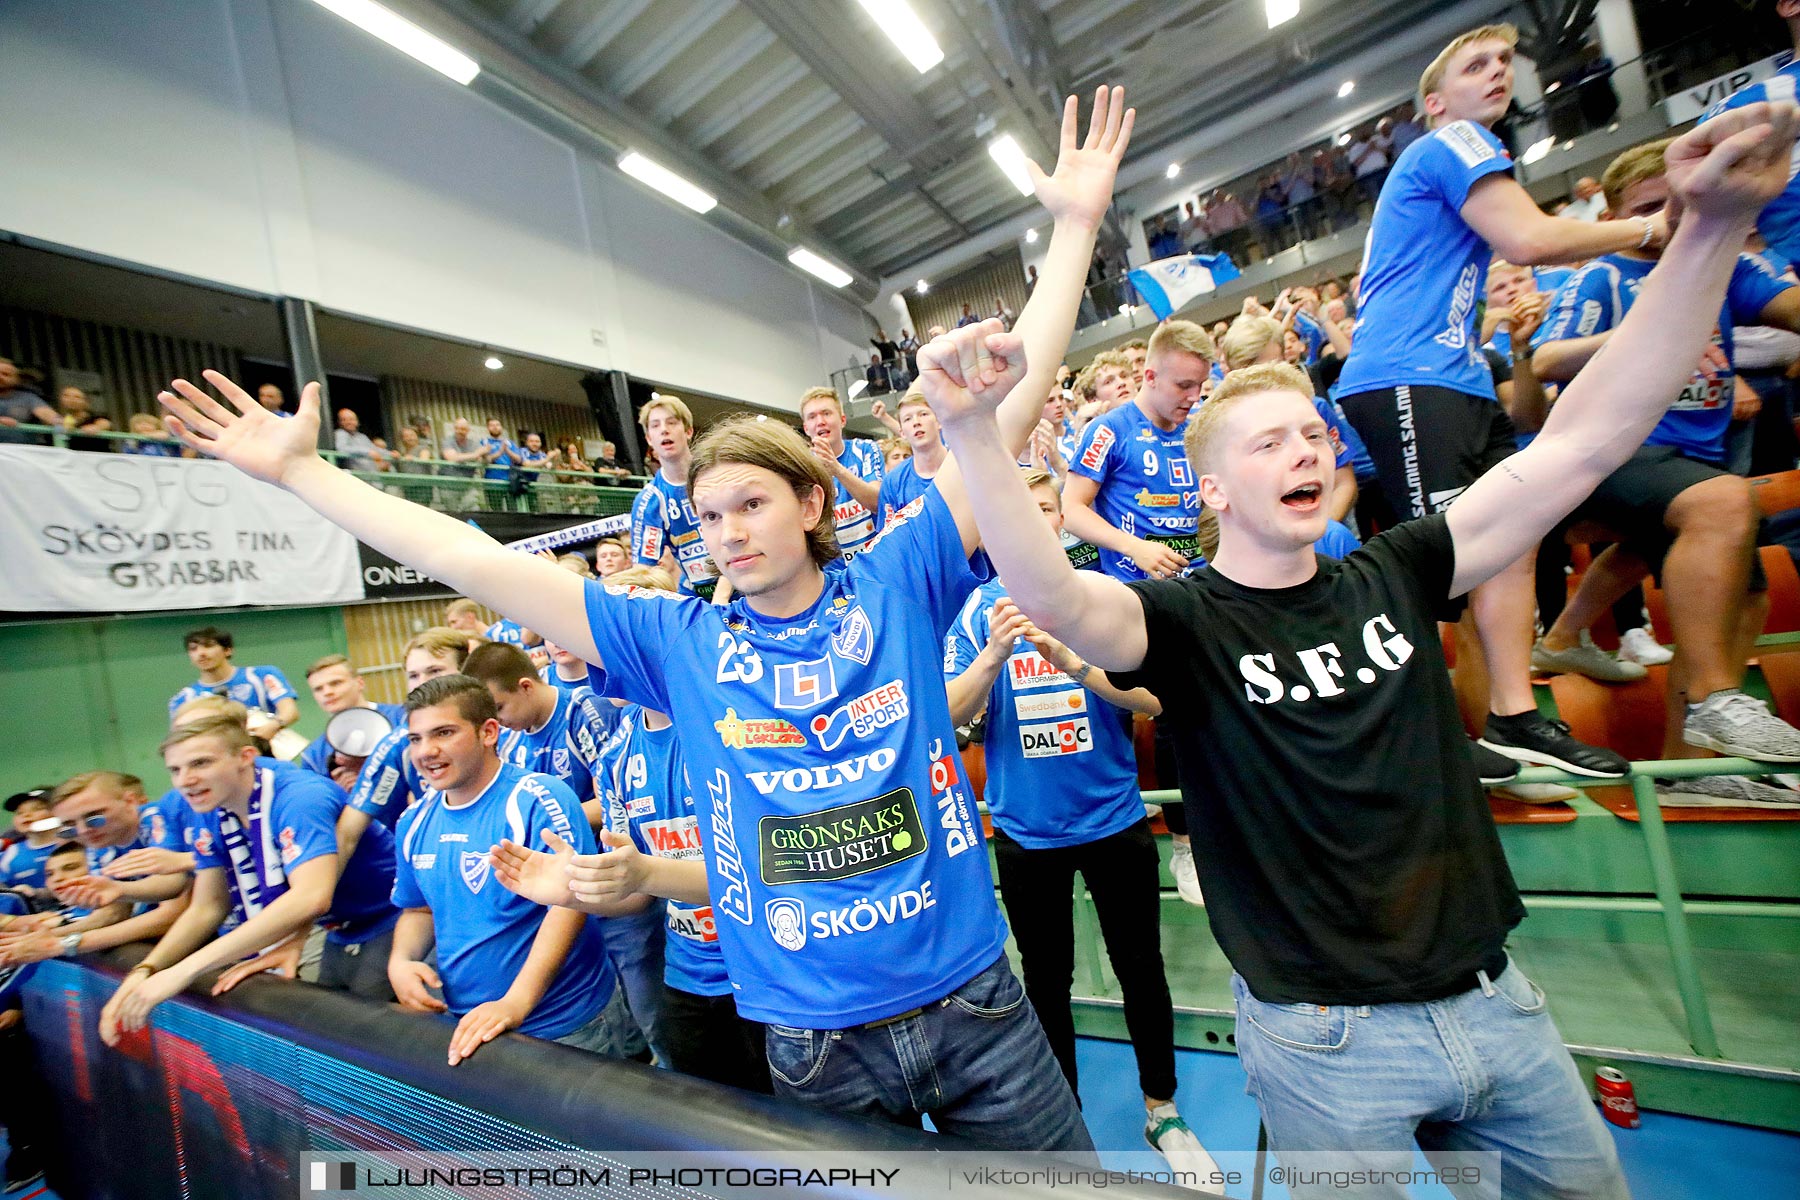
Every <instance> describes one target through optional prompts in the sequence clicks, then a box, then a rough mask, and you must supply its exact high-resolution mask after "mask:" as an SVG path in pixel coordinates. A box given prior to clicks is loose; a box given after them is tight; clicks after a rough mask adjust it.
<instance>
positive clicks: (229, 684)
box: [169, 667, 295, 717]
mask: <svg viewBox="0 0 1800 1200" xmlns="http://www.w3.org/2000/svg"><path fill="white" fill-rule="evenodd" d="M294 695H295V692H294V685H293V684H291V683H289V682H288V681H287V676H286V675H283V674H282V673H281V668H280V667H239V668H238V669H237V670H235V671H233V672H232V673H231V677H230V678H229V679H225V680H222V681H220V682H219V683H199V682H195V683H190V684H188V685H187V686H186V687H184V688H182V689H181V690H180V691H179V692H176V693H175V695H174V696H173V697H171V698H170V700H169V715H170V716H171V717H172V716H174V715H175V710H176V709H178V708H180V707H181V706H182V705H184V704H186V703H187V702H188V701H190V700H198V699H199V698H200V697H202V696H224V697H226V698H228V699H231V700H236V701H237V702H238V703H239V704H242V705H243V706H244V707H245V708H248V709H250V710H251V711H252V712H266V713H268V714H269V715H270V716H274V715H275V709H276V706H277V705H278V704H280V703H281V702H282V701H283V700H288V699H292V698H293V697H294Z"/></svg>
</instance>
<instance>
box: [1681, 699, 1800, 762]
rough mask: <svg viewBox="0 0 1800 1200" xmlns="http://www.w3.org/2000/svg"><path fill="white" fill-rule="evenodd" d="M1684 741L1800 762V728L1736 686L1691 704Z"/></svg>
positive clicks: (1745, 754) (1745, 755)
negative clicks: (1773, 712) (1777, 715)
mask: <svg viewBox="0 0 1800 1200" xmlns="http://www.w3.org/2000/svg"><path fill="white" fill-rule="evenodd" d="M1681 740H1682V741H1684V742H1686V743H1687V744H1688V745H1690V746H1704V747H1706V749H1708V750H1717V751H1718V752H1719V753H1720V754H1734V755H1736V756H1738V757H1739V758H1754V759H1756V760H1757V761H1758V762H1800V729H1795V728H1794V727H1793V726H1792V725H1789V724H1788V723H1787V722H1786V721H1783V720H1781V719H1780V718H1779V717H1776V716H1775V715H1774V714H1772V713H1771V712H1769V706H1768V705H1766V704H1764V703H1763V702H1762V701H1761V700H1758V699H1756V698H1755V697H1754V696H1746V695H1745V694H1744V693H1742V692H1740V691H1738V690H1737V689H1736V688H1728V689H1726V690H1725V691H1722V692H1714V693H1713V694H1712V695H1710V696H1708V697H1707V698H1706V699H1704V700H1702V701H1701V702H1700V703H1698V704H1690V705H1688V710H1687V721H1686V722H1685V723H1684V724H1683V725H1682V727H1681Z"/></svg>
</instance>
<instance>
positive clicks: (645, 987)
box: [604, 900, 669, 1066]
mask: <svg viewBox="0 0 1800 1200" xmlns="http://www.w3.org/2000/svg"><path fill="white" fill-rule="evenodd" d="M667 921H668V913H667V910H666V909H665V908H664V906H663V902H662V901H661V900H652V901H651V902H650V907H649V908H647V909H645V910H644V911H643V912H641V913H634V914H632V915H631V916H629V917H608V918H607V919H606V921H605V925H604V928H605V931H606V957H607V958H608V959H610V960H611V961H612V965H613V970H614V971H616V972H618V975H619V982H620V983H621V984H623V985H624V990H625V1002H626V1003H627V1004H629V1005H630V1006H631V1017H632V1019H633V1020H635V1021H636V1022H637V1027H638V1028H639V1029H641V1030H643V1034H644V1041H646V1042H648V1043H649V1044H650V1049H652V1050H654V1051H655V1052H656V1060H657V1061H658V1062H660V1063H662V1064H664V1065H665V1066H666V1065H667V1064H668V1061H669V1052H668V1050H667V1048H666V1047H665V1046H664V1044H663V1038H662V1004H663V952H664V943H663V938H664V936H665V931H666V923H667Z"/></svg>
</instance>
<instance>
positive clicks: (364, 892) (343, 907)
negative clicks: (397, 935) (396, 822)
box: [190, 758, 400, 945]
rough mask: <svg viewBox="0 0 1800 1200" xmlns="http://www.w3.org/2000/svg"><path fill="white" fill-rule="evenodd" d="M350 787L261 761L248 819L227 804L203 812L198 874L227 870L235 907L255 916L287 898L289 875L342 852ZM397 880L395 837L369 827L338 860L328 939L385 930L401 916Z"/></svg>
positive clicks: (196, 838)
mask: <svg viewBox="0 0 1800 1200" xmlns="http://www.w3.org/2000/svg"><path fill="white" fill-rule="evenodd" d="M344 803H345V797H344V790H343V789H342V788H340V787H338V785H337V784H335V783H333V782H331V780H329V779H321V778H320V777H319V776H317V775H315V774H313V773H312V772H311V771H308V770H306V769H304V768H303V767H298V766H295V765H294V764H292V763H284V762H277V761H276V760H274V759H272V758H258V759H257V760H256V782H255V783H254V785H253V786H252V789H251V792H250V801H249V805H248V808H247V810H246V816H245V817H244V818H240V817H238V815H237V814H236V813H234V812H232V811H230V810H229V809H226V808H224V807H220V808H217V809H215V810H213V812H211V813H209V814H203V815H200V816H199V819H198V820H196V821H195V823H194V824H193V825H192V826H191V827H190V828H192V829H193V831H194V832H193V834H192V841H191V843H190V849H192V850H193V852H194V869H195V870H197V871H209V870H222V871H224V872H225V880H226V883H227V884H228V885H229V887H230V892H231V896H232V901H233V906H234V908H235V909H236V910H237V911H239V912H241V913H242V915H243V917H244V919H246V920H247V919H249V918H250V917H254V916H255V915H256V914H257V913H259V912H261V911H262V910H263V909H264V908H266V907H268V906H269V905H270V904H272V903H274V902H275V900H276V899H278V898H279V897H281V896H282V895H285V894H286V892H287V890H288V874H289V872H291V871H293V870H294V869H295V868H296V867H299V866H301V865H302V864H305V863H309V862H311V861H312V860H313V859H315V858H322V857H324V856H325V855H327V854H330V855H335V854H337V819H338V814H339V813H340V812H342V811H343V810H344ZM393 879H394V841H393V838H391V837H390V836H389V835H388V832H387V830H386V829H376V828H374V827H371V828H370V829H369V830H368V832H367V833H365V834H364V835H363V837H362V840H361V841H359V842H358V843H357V844H356V850H355V851H354V852H353V853H352V854H351V855H350V861H349V863H347V864H340V867H339V872H338V879H337V887H336V889H335V890H334V891H333V893H332V897H331V911H330V912H328V913H327V914H326V915H325V916H324V917H322V918H320V923H321V924H323V925H324V926H325V927H326V929H327V931H328V932H327V937H328V938H330V940H332V941H334V942H338V943H340V944H350V945H355V944H359V943H362V942H366V941H368V940H369V939H370V938H373V937H376V936H378V935H380V934H383V933H386V932H387V931H388V930H389V929H392V928H393V926H394V922H395V920H397V919H398V917H399V915H400V914H399V913H398V912H397V911H396V910H395V909H394V906H393V905H392V904H391V903H390V902H389V900H388V893H389V891H390V890H391V889H392V887H393Z"/></svg>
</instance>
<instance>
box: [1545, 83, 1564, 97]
mask: <svg viewBox="0 0 1800 1200" xmlns="http://www.w3.org/2000/svg"><path fill="white" fill-rule="evenodd" d="M1561 86H1562V80H1560V79H1557V80H1553V81H1552V82H1550V83H1547V84H1545V85H1544V95H1546V96H1548V95H1549V94H1550V93H1551V92H1554V91H1555V90H1556V89H1557V88H1559V87H1561Z"/></svg>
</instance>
